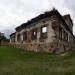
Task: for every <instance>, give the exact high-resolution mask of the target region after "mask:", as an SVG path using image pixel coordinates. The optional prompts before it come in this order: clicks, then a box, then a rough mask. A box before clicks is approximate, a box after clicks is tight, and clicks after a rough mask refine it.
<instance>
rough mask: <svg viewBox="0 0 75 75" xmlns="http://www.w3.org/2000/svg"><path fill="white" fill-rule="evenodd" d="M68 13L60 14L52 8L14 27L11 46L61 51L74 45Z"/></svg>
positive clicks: (39, 50)
mask: <svg viewBox="0 0 75 75" xmlns="http://www.w3.org/2000/svg"><path fill="white" fill-rule="evenodd" d="M74 39H75V37H74V35H73V23H72V20H71V17H70V15H65V16H61V15H60V13H59V12H58V11H57V10H55V9H53V10H52V11H50V12H46V13H44V14H41V15H39V16H37V17H36V18H33V19H32V20H30V21H28V22H27V23H24V24H22V25H21V26H19V27H17V28H16V32H15V33H13V34H11V36H10V43H11V45H13V46H16V47H20V48H23V49H25V50H29V51H36V52H51V53H52V52H61V51H64V50H69V49H70V48H71V47H73V45H74Z"/></svg>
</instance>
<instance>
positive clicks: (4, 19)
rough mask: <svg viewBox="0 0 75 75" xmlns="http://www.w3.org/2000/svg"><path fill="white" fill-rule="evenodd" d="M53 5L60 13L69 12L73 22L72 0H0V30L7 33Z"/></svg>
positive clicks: (73, 2)
mask: <svg viewBox="0 0 75 75" xmlns="http://www.w3.org/2000/svg"><path fill="white" fill-rule="evenodd" d="M53 7H55V8H56V9H58V10H59V12H60V13H61V14H62V15H64V14H68V13H70V14H71V16H72V18H73V20H74V21H73V22H74V24H75V16H74V12H75V8H74V7H75V1H74V0H0V26H1V28H0V31H2V32H5V34H7V35H9V34H10V33H12V32H14V29H15V27H17V26H19V25H20V24H21V23H23V22H26V21H27V20H29V19H31V18H33V17H35V16H37V15H39V14H40V13H43V12H44V11H46V10H50V9H52V8H53ZM73 29H75V26H74V28H73ZM74 33H75V30H74Z"/></svg>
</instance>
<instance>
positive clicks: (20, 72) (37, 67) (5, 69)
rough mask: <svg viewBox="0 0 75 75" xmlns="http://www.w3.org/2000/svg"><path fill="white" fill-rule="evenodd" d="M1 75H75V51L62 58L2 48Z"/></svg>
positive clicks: (0, 50)
mask: <svg viewBox="0 0 75 75" xmlns="http://www.w3.org/2000/svg"><path fill="white" fill-rule="evenodd" d="M0 75H75V51H74V50H73V51H71V52H69V53H68V54H66V55H65V56H61V55H53V54H49V53H34V52H25V51H23V50H21V49H16V48H10V47H0Z"/></svg>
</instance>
